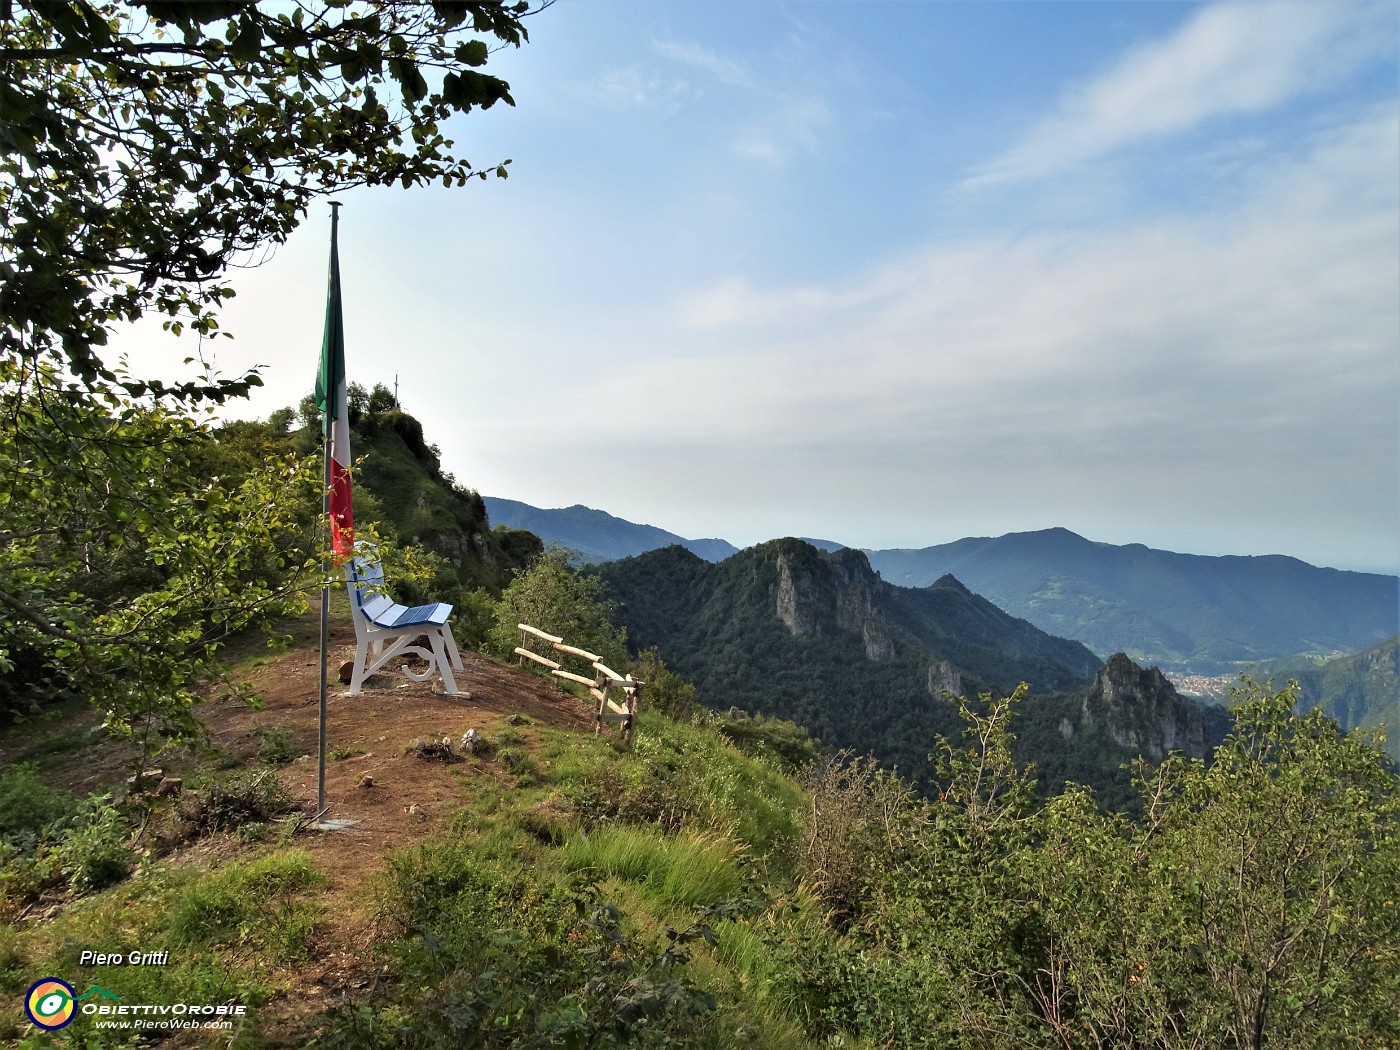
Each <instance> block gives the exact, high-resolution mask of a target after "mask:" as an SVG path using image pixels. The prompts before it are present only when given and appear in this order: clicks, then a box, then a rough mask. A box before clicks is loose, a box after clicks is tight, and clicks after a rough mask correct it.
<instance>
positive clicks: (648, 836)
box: [563, 827, 743, 907]
mask: <svg viewBox="0 0 1400 1050" xmlns="http://www.w3.org/2000/svg"><path fill="white" fill-rule="evenodd" d="M563 854H564V858H565V864H566V865H567V867H568V868H569V869H570V870H572V871H587V872H590V873H591V872H597V873H599V874H600V875H602V876H605V877H608V878H616V879H623V880H625V881H627V882H633V883H636V884H638V885H639V886H640V887H641V888H642V890H643V892H645V894H646V895H647V896H648V897H649V898H650V899H651V900H653V901H654V902H655V903H656V904H658V905H661V906H663V907H664V906H668V905H677V904H689V905H695V904H716V903H718V902H719V901H722V900H726V899H728V898H731V897H737V896H739V894H740V893H741V892H742V890H743V880H742V878H741V877H740V873H739V867H738V864H737V863H736V862H737V859H738V848H737V844H736V843H735V842H734V841H733V840H732V839H727V838H719V837H716V836H713V835H706V834H700V833H695V832H683V833H681V834H679V835H674V836H668V835H664V834H662V833H661V832H659V831H657V830H656V829H654V828H634V827H604V828H599V829H597V830H596V831H594V832H593V834H591V835H588V836H587V837H584V836H582V835H577V836H575V837H574V838H572V839H570V840H569V841H568V842H567V843H566V844H565V845H564V847H563Z"/></svg>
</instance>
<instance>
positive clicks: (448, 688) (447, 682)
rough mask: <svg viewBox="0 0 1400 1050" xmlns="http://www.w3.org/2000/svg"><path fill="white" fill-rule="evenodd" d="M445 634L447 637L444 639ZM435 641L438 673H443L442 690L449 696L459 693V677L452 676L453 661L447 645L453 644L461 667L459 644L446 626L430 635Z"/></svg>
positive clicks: (454, 653) (434, 652)
mask: <svg viewBox="0 0 1400 1050" xmlns="http://www.w3.org/2000/svg"><path fill="white" fill-rule="evenodd" d="M444 636H446V638H445V639H444ZM430 640H431V641H432V643H433V656H434V658H435V659H436V660H437V669H438V673H439V674H440V675H442V691H443V692H444V693H447V694H448V695H449V696H456V695H457V679H455V678H453V677H452V666H453V661H452V660H450V659H449V658H448V655H447V647H448V646H449V645H451V646H452V655H453V656H456V657H457V659H456V661H455V662H456V665H457V667H458V668H459V669H460V668H461V666H462V659H461V657H460V656H457V644H456V643H455V642H453V641H452V635H450V634H448V633H447V629H446V628H441V629H439V630H436V631H434V632H433V633H432V635H431V636H430Z"/></svg>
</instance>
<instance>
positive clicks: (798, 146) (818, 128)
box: [733, 96, 833, 167]
mask: <svg viewBox="0 0 1400 1050" xmlns="http://www.w3.org/2000/svg"><path fill="white" fill-rule="evenodd" d="M832 123H833V115H832V111H831V107H830V106H828V105H827V103H826V101H825V100H824V99H822V98H820V97H817V96H807V97H800V98H785V99H780V100H778V101H777V103H776V104H775V105H772V106H771V108H769V109H767V111H766V112H763V113H762V114H760V115H759V116H757V117H755V118H753V119H752V120H751V121H750V122H749V123H748V124H747V125H746V126H745V127H744V128H743V129H742V130H740V132H739V133H738V135H737V136H736V138H735V139H734V147H733V148H734V152H735V153H737V154H739V155H740V156H741V157H748V158H750V159H753V160H758V161H762V162H763V163H764V164H767V165H770V166H772V167H781V166H782V165H784V164H786V163H788V161H790V160H791V159H792V158H793V157H794V156H797V155H799V154H812V153H816V152H817V151H818V150H820V149H821V146H822V143H823V142H824V141H825V140H826V137H827V135H828V134H829V132H830V129H831V126H832Z"/></svg>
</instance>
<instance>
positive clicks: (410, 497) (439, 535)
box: [351, 410, 542, 592]
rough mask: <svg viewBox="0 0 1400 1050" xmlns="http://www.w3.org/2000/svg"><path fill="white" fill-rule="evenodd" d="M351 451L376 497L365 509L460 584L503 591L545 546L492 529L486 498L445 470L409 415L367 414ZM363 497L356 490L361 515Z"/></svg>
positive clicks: (505, 530)
mask: <svg viewBox="0 0 1400 1050" xmlns="http://www.w3.org/2000/svg"><path fill="white" fill-rule="evenodd" d="M351 450H352V452H353V454H354V455H355V456H356V457H360V456H364V457H365V461H364V465H363V467H362V469H361V475H360V476H361V480H362V482H363V486H364V488H365V489H367V490H368V492H369V495H370V496H371V497H372V500H373V503H372V505H371V506H370V507H368V508H367V509H369V510H370V512H371V513H372V514H375V515H377V516H380V517H382V519H383V520H385V521H387V522H389V523H390V524H391V525H392V526H393V528H394V531H395V533H396V534H397V535H398V537H399V538H400V539H401V540H403V541H405V542H413V543H417V544H419V545H420V546H423V547H425V548H426V549H428V550H430V551H432V552H434V553H435V554H438V555H441V556H442V557H443V558H445V559H446V560H447V562H448V563H449V565H450V566H451V569H452V573H453V575H454V577H455V581H456V582H457V583H458V584H460V585H461V587H463V588H466V589H470V588H474V587H485V588H486V589H487V590H489V591H492V592H499V591H500V589H501V587H502V586H503V585H504V584H505V583H506V582H507V581H508V580H509V578H510V574H511V572H512V571H513V570H515V569H518V568H521V567H523V566H524V565H526V564H528V562H529V561H530V559H532V558H533V557H534V556H535V555H536V554H538V553H539V552H540V550H541V549H542V544H541V542H540V540H539V538H538V537H537V536H535V535H534V534H532V533H530V532H527V531H525V530H523V529H512V528H506V527H502V526H497V527H495V528H492V526H491V523H490V520H489V519H488V517H487V513H486V504H485V502H484V501H483V500H482V498H481V496H479V495H478V494H477V493H476V492H473V491H471V490H469V489H464V488H462V487H461V486H459V485H458V484H457V483H456V481H455V479H453V478H452V477H451V476H450V475H448V474H445V473H443V471H442V468H441V465H440V463H439V462H438V456H437V450H436V448H435V447H433V446H432V445H429V444H427V443H426V442H425V441H424V439H423V427H422V424H420V423H419V422H418V420H417V419H415V418H414V417H413V416H411V415H409V414H408V413H406V412H401V411H397V410H395V411H389V412H367V413H365V414H364V416H363V417H361V419H360V420H359V422H358V423H357V424H356V425H355V426H354V427H353V428H352V434H351ZM361 498H362V497H361V494H360V493H359V492H358V491H357V492H356V501H357V502H356V514H357V517H358V515H359V513H360V502H361ZM439 582H440V583H441V582H443V581H439Z"/></svg>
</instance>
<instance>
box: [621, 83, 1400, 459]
mask: <svg viewBox="0 0 1400 1050" xmlns="http://www.w3.org/2000/svg"><path fill="white" fill-rule="evenodd" d="M1398 126H1400V116H1398V115H1397V113H1396V112H1395V111H1394V109H1392V108H1390V107H1386V108H1385V109H1384V111H1382V112H1378V113H1374V114H1372V115H1371V116H1370V117H1369V118H1367V119H1365V120H1363V121H1360V122H1358V123H1356V124H1354V125H1352V126H1349V127H1346V128H1341V129H1336V130H1334V131H1332V132H1331V133H1329V134H1326V135H1324V136H1322V137H1320V138H1319V140H1318V141H1317V142H1315V143H1314V144H1313V149H1312V150H1311V151H1310V152H1309V153H1308V155H1307V156H1305V157H1304V158H1302V159H1300V160H1299V161H1297V162H1296V163H1294V164H1293V165H1291V166H1277V165H1276V166H1275V167H1273V168H1272V169H1270V170H1268V171H1267V172H1266V173H1265V174H1264V175H1263V176H1261V180H1262V181H1260V182H1259V183H1258V184H1257V185H1256V186H1255V192H1254V194H1253V195H1252V197H1251V198H1250V201H1249V203H1248V204H1247V205H1245V206H1244V207H1242V208H1240V209H1239V210H1237V211H1236V212H1234V213H1232V214H1229V215H1219V214H1216V215H1201V216H1192V217H1182V218H1174V219H1171V220H1156V221H1141V222H1138V223H1136V224H1130V225H1127V226H1122V227H1119V228H1116V229H1114V230H1110V231H1098V232H1092V233H1082V234H1079V235H1077V236H1074V237H1071V238H1067V237H1066V236H1065V235H1064V234H1063V233H1060V232H1056V233H1054V234H1044V235H1034V236H1026V237H1021V238H1018V239H1014V240H986V241H982V242H978V243H969V244H966V245H962V246H958V247H947V246H934V247H930V248H928V249H925V250H923V251H921V252H917V253H913V254H911V255H909V256H907V257H905V258H903V259H901V260H899V261H898V262H897V263H892V264H889V265H886V266H884V267H881V268H879V269H876V270H874V271H872V272H869V273H864V274H858V275H855V276H853V277H852V278H851V279H849V280H847V281H844V282H838V283H834V284H829V285H806V286H794V287H786V288H774V289H764V288H762V287H760V286H757V285H755V284H754V283H753V282H752V281H750V280H746V279H744V278H742V277H740V276H737V275H735V276H730V277H727V278H725V279H723V280H720V281H718V282H716V283H715V284H714V285H712V286H710V287H708V288H706V289H703V290H702V291H700V292H699V293H697V294H695V295H693V296H690V297H688V298H686V299H684V300H682V301H681V302H679V303H678V304H677V319H678V321H679V322H680V323H681V324H683V325H686V326H689V328H690V329H691V331H692V333H694V336H695V338H696V339H697V340H699V341H705V342H708V343H710V344H712V345H714V346H715V347H716V348H717V349H716V350H715V351H714V352H713V353H711V354H707V355H700V354H692V355H691V356H687V357H679V356H677V357H672V358H669V359H668V358H659V359H657V360H655V361H653V362H651V363H650V364H649V365H648V366H646V367H645V368H644V369H643V370H642V371H641V372H640V373H635V374H633V375H632V376H630V377H629V380H628V382H629V388H630V389H631V390H632V391H633V392H634V394H635V403H636V404H638V405H641V406H657V407H656V408H655V409H654V411H655V413H656V414H655V418H652V419H649V420H647V422H649V423H650V424H651V427H654V428H655V432H656V433H659V434H665V435H666V437H667V440H668V441H671V442H675V443H676V444H677V445H680V446H689V445H692V444H693V445H695V446H697V447H699V446H703V447H706V448H711V449H712V448H714V447H716V446H717V445H720V444H729V443H735V444H739V443H748V444H750V445H751V446H752V447H754V448H769V449H773V448H793V449H796V448H808V449H816V448H824V447H827V446H828V445H831V444H833V443H835V444H840V443H848V444H850V445H851V446H852V447H855V446H864V447H867V448H871V449H877V450H879V451H878V452H872V453H870V455H871V456H872V457H874V458H879V457H886V458H888V459H890V460H891V461H893V460H896V459H898V458H899V457H900V456H911V455H919V454H921V453H919V452H918V451H917V450H919V449H928V448H938V449H940V450H942V452H941V454H943V455H945V456H947V457H949V458H950V459H954V458H958V457H972V458H973V459H975V458H976V457H977V456H978V455H981V454H983V453H978V452H975V451H974V450H975V449H977V448H981V449H982V450H983V452H984V453H985V452H986V450H987V449H988V448H991V447H994V446H998V447H999V446H1002V445H1004V446H1006V447H1008V448H1009V447H1014V448H1017V449H1019V450H1021V452H1020V453H1018V455H1020V456H1021V457H1022V458H1023V459H1028V460H1037V461H1039V460H1041V459H1044V458H1046V457H1048V458H1051V459H1054V458H1058V460H1059V461H1060V462H1062V463H1063V462H1070V461H1073V460H1075V459H1076V457H1080V458H1085V459H1091V458H1093V457H1094V456H1097V455H1102V454H1105V453H1104V450H1106V449H1112V450H1114V453H1113V454H1114V455H1122V456H1124V457H1128V458H1132V457H1139V458H1140V459H1142V460H1143V461H1144V462H1146V461H1148V460H1151V459H1153V458H1154V457H1159V458H1162V461H1163V464H1164V469H1165V463H1166V458H1168V457H1167V451H1171V453H1172V455H1176V454H1178V453H1179V454H1180V456H1181V458H1182V459H1183V460H1186V461H1191V462H1194V463H1196V464H1197V465H1198V466H1200V465H1201V464H1204V463H1206V462H1207V461H1209V460H1211V459H1212V457H1213V458H1214V459H1216V460H1220V459H1221V457H1225V461H1224V462H1222V463H1221V464H1220V468H1221V469H1223V470H1225V471H1227V472H1228V470H1229V469H1230V464H1229V457H1231V456H1234V455H1251V456H1253V457H1254V460H1255V461H1257V469H1258V470H1259V471H1260V473H1261V475H1268V476H1272V477H1273V478H1274V479H1275V482H1279V481H1280V479H1281V478H1285V477H1287V476H1288V475H1289V472H1290V471H1291V472H1295V473H1296V474H1297V476H1298V477H1299V478H1300V479H1301V478H1304V477H1306V476H1307V475H1308V474H1309V472H1312V473H1316V472H1317V471H1318V470H1320V469H1323V468H1321V467H1319V466H1318V464H1319V463H1320V462H1321V461H1320V460H1314V459H1313V458H1312V457H1310V456H1308V455H1305V454H1302V453H1301V452H1300V451H1299V449H1306V448H1307V447H1312V448H1315V449H1318V450H1321V449H1324V448H1327V447H1330V446H1331V444H1333V443H1335V440H1336V438H1335V435H1337V434H1338V433H1341V432H1343V431H1348V432H1353V431H1354V432H1356V436H1355V437H1354V438H1353V439H1352V440H1353V441H1354V442H1355V443H1356V462H1357V465H1358V466H1357V468H1356V469H1358V470H1365V471H1372V470H1374V462H1375V461H1374V457H1371V458H1370V460H1369V463H1370V464H1371V465H1367V463H1368V458H1367V451H1366V448H1369V449H1370V450H1371V451H1372V452H1374V451H1375V450H1376V449H1380V450H1381V451H1384V450H1385V449H1387V448H1389V449H1391V451H1390V452H1389V453H1388V454H1389V455H1390V457H1391V458H1392V459H1393V457H1394V450H1393V448H1392V447H1391V446H1393V445H1394V443H1395V442H1394V437H1395V435H1394V433H1393V432H1394V429H1395V428H1394V413H1393V410H1392V411H1391V412H1390V413H1389V415H1388V416H1385V415H1382V416H1380V417H1379V418H1377V417H1376V415H1375V411H1376V406H1377V405H1379V406H1382V411H1383V406H1384V405H1385V404H1387V403H1388V404H1390V405H1391V406H1392V409H1393V404H1394V400H1395V397H1396V396H1397V394H1400V346H1397V345H1396V344H1397V331H1400V304H1397V302H1396V297H1395V288H1396V287H1397V286H1400V257H1397V250H1396V244H1397V240H1400V200H1397V196H1400V190H1397V185H1396V172H1397V170H1400V155H1397V154H1400V145H1397V142H1398V141H1400V137H1398V136H1397V127H1398ZM675 389H683V390H684V391H685V392H686V393H685V399H684V407H680V408H678V406H677V404H676V401H675V399H674V397H673V396H671V395H670V394H668V392H667V391H668V390H675ZM643 411H644V412H646V411H650V410H648V409H644V410H643ZM1368 413H1369V415H1368ZM639 422H642V421H641V420H639V419H638V418H636V417H633V418H631V419H630V420H629V425H636V424H638V423H639ZM1226 435H1229V437H1228V440H1227V437H1226ZM1285 435H1287V436H1285ZM618 437H619V438H621V437H622V435H621V434H619V435H618ZM1232 443H1233V444H1232ZM1367 443H1369V445H1367ZM1362 446H1366V448H1363V447H1362ZM1285 450H1288V452H1287V455H1285ZM1325 469H1326V470H1327V471H1333V472H1335V471H1336V468H1335V467H1334V466H1328V467H1326V468H1325ZM1348 469H1350V468H1348ZM1212 470H1213V471H1214V468H1212ZM1313 480H1314V481H1316V480H1317V479H1316V478H1313Z"/></svg>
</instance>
